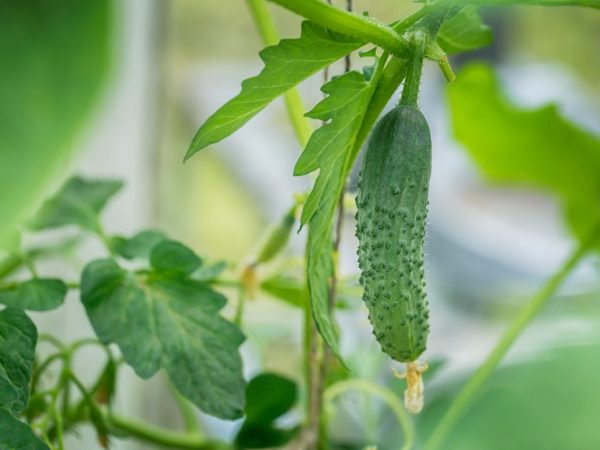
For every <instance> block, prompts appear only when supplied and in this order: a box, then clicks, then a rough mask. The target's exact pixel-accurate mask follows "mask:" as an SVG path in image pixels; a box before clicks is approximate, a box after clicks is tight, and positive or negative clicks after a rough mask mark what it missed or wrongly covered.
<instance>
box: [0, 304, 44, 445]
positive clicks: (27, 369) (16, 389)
mask: <svg viewBox="0 0 600 450" xmlns="http://www.w3.org/2000/svg"><path fill="white" fill-rule="evenodd" d="M36 343H37V330H36V328H35V325H34V324H33V322H32V321H31V319H30V318H29V317H27V315H26V314H25V313H24V312H23V311H20V310H18V309H14V308H6V309H4V310H2V311H0V408H2V409H3V410H6V411H9V412H11V413H13V414H19V413H21V412H22V411H23V410H24V409H25V407H26V406H27V401H28V400H29V383H30V382H31V372H32V370H33V360H34V358H35V346H36ZM0 427H1V426H0ZM15 436H17V435H15ZM1 438H2V433H0V442H1Z"/></svg>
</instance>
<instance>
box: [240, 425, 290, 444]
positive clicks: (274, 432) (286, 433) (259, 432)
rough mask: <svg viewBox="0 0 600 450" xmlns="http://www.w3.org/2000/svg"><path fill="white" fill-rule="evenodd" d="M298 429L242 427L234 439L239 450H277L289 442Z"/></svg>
mask: <svg viewBox="0 0 600 450" xmlns="http://www.w3.org/2000/svg"><path fill="white" fill-rule="evenodd" d="M299 428H300V427H294V428H289V429H281V428H276V427H274V426H266V427H252V426H246V425H243V426H242V428H241V429H240V431H239V432H238V434H237V436H236V438H235V443H236V445H237V446H238V447H239V448H279V447H283V446H284V445H285V444H287V443H288V442H290V441H291V440H292V439H293V438H294V437H295V436H296V435H297V434H298V431H300V429H299Z"/></svg>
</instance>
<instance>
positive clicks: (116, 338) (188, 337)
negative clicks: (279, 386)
mask: <svg viewBox="0 0 600 450" xmlns="http://www.w3.org/2000/svg"><path fill="white" fill-rule="evenodd" d="M81 300H82V302H83V304H84V306H85V308H86V311H87V314H88V317H89V318H90V321H91V323H92V326H93V327H94V330H95V331H96V334H97V335H98V337H99V338H100V339H101V340H102V342H104V343H106V344H108V343H111V342H114V343H116V344H117V345H118V346H119V348H120V349H121V352H122V353H123V357H124V358H125V361H126V362H127V363H128V364H129V365H131V366H132V367H133V369H134V370H135V371H136V373H137V374H138V375H139V376H141V377H142V378H149V377H150V376H152V375H153V374H154V373H156V371H158V370H159V369H160V368H161V367H162V368H164V369H165V370H166V372H167V374H168V375H169V377H170V378H171V380H172V382H173V384H174V385H175V386H176V387H177V388H178V389H179V390H180V391H181V393H182V394H183V395H184V396H186V397H187V398H188V399H189V400H190V401H192V402H193V403H195V404H196V405H197V406H198V407H199V408H200V409H202V410H203V411H205V412H206V413H208V414H212V415H214V416H217V417H220V418H224V419H235V418H238V417H240V416H241V414H242V411H243V405H244V380H243V376H242V368H241V359H240V355H239V352H238V348H239V346H240V345H241V343H242V342H243V340H244V337H243V335H242V333H241V332H240V330H239V329H238V328H237V327H236V326H235V325H233V324H231V323H230V322H228V321H226V320H225V319H223V318H222V317H221V316H220V315H219V311H220V310H221V308H223V306H224V305H225V303H226V299H225V297H223V296H222V295H221V294H218V293H217V292H215V291H213V290H212V289H211V288H210V287H209V286H208V285H206V284H204V283H201V282H198V281H195V280H191V279H189V278H185V277H183V276H182V275H181V274H175V275H174V276H172V275H171V273H169V272H167V273H165V272H150V273H149V274H147V275H145V276H136V275H134V274H132V273H128V272H126V271H124V270H123V269H121V268H120V267H119V266H118V265H117V264H116V262H114V261H113V260H108V259H107V260H99V261H94V262H92V263H90V264H88V266H87V267H86V268H85V270H84V272H83V276H82V281H81Z"/></svg>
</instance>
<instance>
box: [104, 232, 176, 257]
mask: <svg viewBox="0 0 600 450" xmlns="http://www.w3.org/2000/svg"><path fill="white" fill-rule="evenodd" d="M165 240H167V236H166V235H165V234H164V233H163V232H161V231H157V230H144V231H140V232H139V233H137V234H136V235H134V236H132V237H130V238H126V237H123V236H115V237H113V238H112V239H111V247H112V249H113V250H114V251H115V253H117V254H118V255H119V256H122V257H123V258H126V259H136V258H140V259H148V258H150V252H151V251H152V249H153V248H154V246H156V245H157V244H159V243H160V242H162V241H165Z"/></svg>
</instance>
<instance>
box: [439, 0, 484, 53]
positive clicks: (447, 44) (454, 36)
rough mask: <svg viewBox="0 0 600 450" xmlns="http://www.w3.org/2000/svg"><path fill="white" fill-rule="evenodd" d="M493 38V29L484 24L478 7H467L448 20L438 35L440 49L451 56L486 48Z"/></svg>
mask: <svg viewBox="0 0 600 450" xmlns="http://www.w3.org/2000/svg"><path fill="white" fill-rule="evenodd" d="M493 38H494V37H493V34H492V29H491V28H490V27H488V26H487V25H486V24H484V23H483V21H482V20H481V17H480V15H479V12H478V8H477V7H476V6H465V7H464V8H463V9H461V10H460V11H459V12H458V14H456V15H455V16H453V17H451V18H450V19H448V20H446V21H445V22H444V23H443V25H442V26H441V28H440V31H439V32H438V35H437V41H438V43H439V44H440V47H442V48H443V49H444V51H445V52H447V53H449V54H453V53H460V52H468V51H471V50H476V49H478V48H480V47H485V46H486V45H489V44H491V43H492V40H493Z"/></svg>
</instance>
